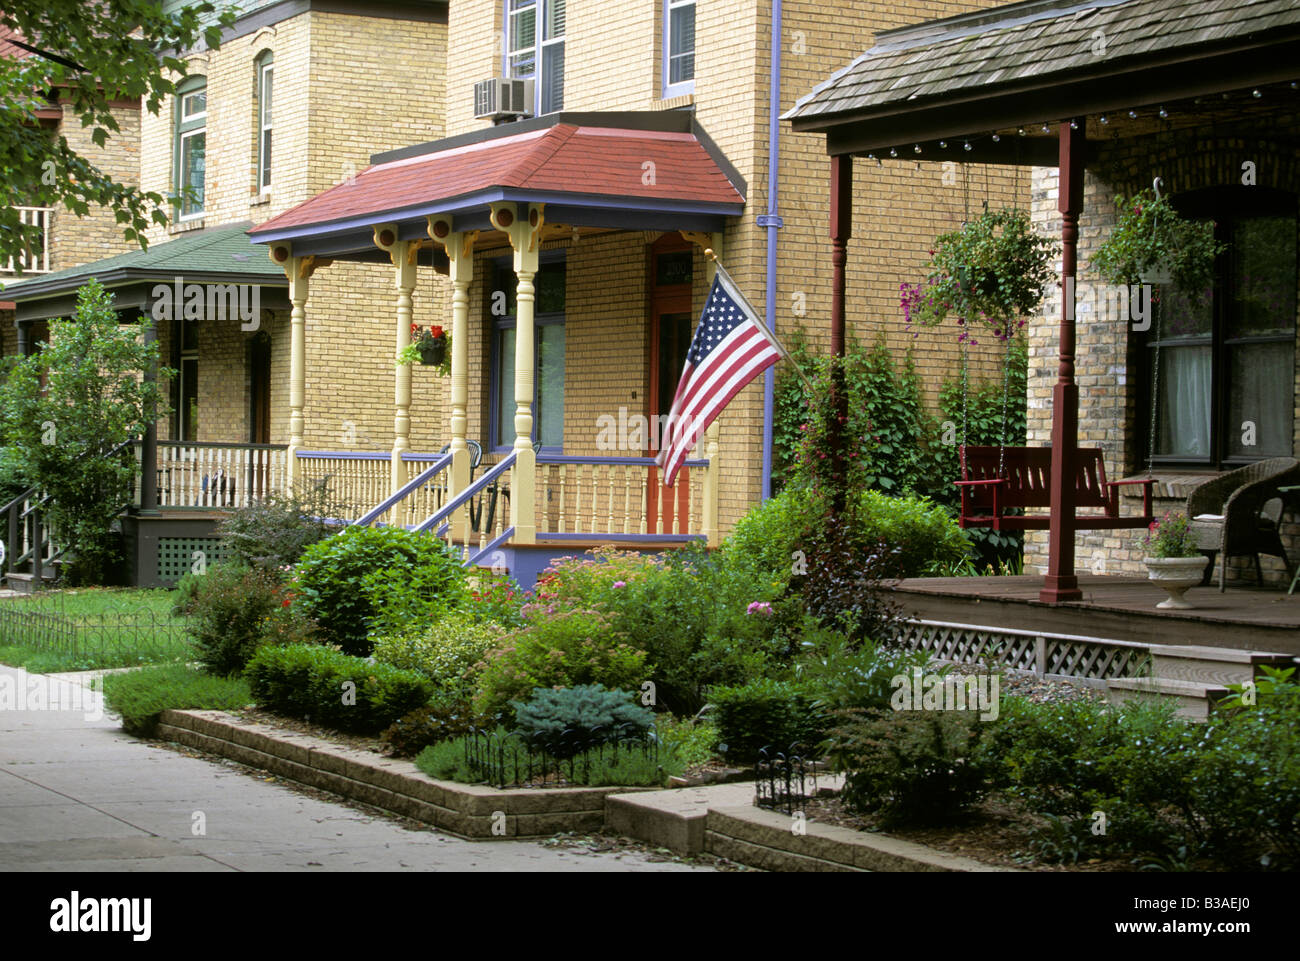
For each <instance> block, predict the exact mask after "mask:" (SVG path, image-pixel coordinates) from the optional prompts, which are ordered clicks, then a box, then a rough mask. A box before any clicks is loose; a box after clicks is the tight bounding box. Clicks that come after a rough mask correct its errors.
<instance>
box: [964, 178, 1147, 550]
mask: <svg viewBox="0 0 1300 961" xmlns="http://www.w3.org/2000/svg"><path fill="white" fill-rule="evenodd" d="M968 178H969V174H967V179H968ZM987 189H988V183H987V179H986V181H985V192H986V197H985V201H984V205H985V208H986V209H987V207H988V199H987ZM963 193H965V191H963ZM967 215H968V218H969V202H967ZM1158 323H1159V321H1158V320H1157V324H1158ZM1010 344H1011V341H1010V338H1009V337H1008V339H1007V346H1008V355H1009V351H1010ZM1155 351H1156V353H1155V370H1156V377H1157V378H1158V377H1159V370H1160V337H1159V328H1158V326H1157V334H1156V348H1155ZM968 354H969V347H968V344H967V340H966V339H963V340H962V358H961V364H962V367H961V372H962V437H961V445H960V446H959V447H958V460H959V463H960V467H961V478H962V479H961V480H959V481H955V482H954V483H955V484H956V486H957V488H958V490H959V491H960V492H961V513H960V515H959V516H958V523H959V524H960V526H961V527H962V528H967V527H985V528H992V529H993V530H995V531H1006V530H1019V531H1024V530H1048V529H1049V528H1050V526H1051V517H1050V516H1049V515H1043V514H1039V515H1028V514H1026V513H1025V511H1026V509H1029V508H1050V507H1051V506H1052V499H1051V480H1052V448H1051V447H1050V446H1044V447H1008V446H1007V444H1006V440H1007V395H1008V388H1009V363H1008V358H1007V357H1004V359H1003V363H1002V422H1001V425H1000V432H999V436H998V444H997V446H974V445H970V444H968V443H967V420H968V406H969V384H968V370H969V365H968V360H969V357H968ZM1118 408H1119V412H1120V414H1121V417H1120V420H1121V421H1122V413H1123V401H1122V400H1121V401H1119V403H1118ZM1155 425H1156V401H1155V399H1154V397H1153V400H1152V404H1151V431H1152V434H1153V435H1154V432H1155ZM1152 447H1154V442H1153V444H1152ZM1073 453H1074V495H1073V497H1072V498H1071V500H1072V502H1073V506H1074V508H1075V511H1074V518H1073V520H1072V521H1071V522H1070V523H1069V525H1068V529H1070V530H1103V529H1116V528H1141V527H1149V526H1150V525H1151V522H1152V521H1153V520H1154V516H1153V514H1152V509H1151V488H1152V486H1153V485H1154V484H1155V479H1154V478H1153V477H1152V476H1151V463H1150V460H1148V463H1147V477H1146V478H1145V479H1142V480H1120V481H1107V480H1106V465H1105V461H1104V459H1103V457H1102V450H1101V448H1100V447H1076V448H1075V449H1074V451H1073ZM1137 485H1141V487H1142V513H1141V514H1140V515H1134V516H1129V517H1125V516H1122V515H1121V514H1120V504H1119V495H1120V488H1121V487H1125V486H1137ZM1097 509H1100V512H1097ZM1080 510H1092V513H1080V512H1079V511H1080Z"/></svg>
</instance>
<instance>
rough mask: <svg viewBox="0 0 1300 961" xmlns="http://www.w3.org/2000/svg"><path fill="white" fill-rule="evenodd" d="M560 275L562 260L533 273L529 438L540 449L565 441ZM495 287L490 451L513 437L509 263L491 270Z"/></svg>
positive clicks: (513, 315) (512, 294)
mask: <svg viewBox="0 0 1300 961" xmlns="http://www.w3.org/2000/svg"><path fill="white" fill-rule="evenodd" d="M564 274H565V265H564V261H563V260H555V261H549V262H547V263H543V264H541V265H540V266H539V267H538V270H537V276H536V277H534V278H533V287H534V291H535V293H534V296H535V297H536V300H535V302H534V310H533V323H534V325H535V326H534V345H535V348H536V354H537V356H536V365H535V367H534V369H533V438H532V439H533V441H534V442H537V441H540V442H541V445H542V449H543V450H551V451H555V452H559V451H560V450H562V449H563V446H564ZM493 286H494V289H495V290H496V291H500V292H501V293H502V294H504V297H498V299H497V300H496V301H495V302H496V303H501V304H502V308H501V309H504V311H505V314H504V316H493V317H492V321H493V325H492V326H493V336H492V386H493V389H492V401H493V402H492V407H493V408H494V410H493V417H492V436H491V443H492V448H493V449H494V450H502V449H504V448H508V447H510V446H512V445H513V444H514V441H515V332H516V329H517V326H518V325H517V319H516V318H517V313H516V310H515V274H514V271H513V270H512V269H511V267H510V265H509V264H501V265H499V266H498V267H497V269H496V283H495V284H494V285H493Z"/></svg>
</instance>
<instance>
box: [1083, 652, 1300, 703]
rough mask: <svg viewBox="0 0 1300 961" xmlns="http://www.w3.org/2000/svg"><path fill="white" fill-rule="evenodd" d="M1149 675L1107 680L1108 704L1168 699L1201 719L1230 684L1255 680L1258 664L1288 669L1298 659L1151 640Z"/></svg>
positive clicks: (1274, 654) (1287, 656) (1226, 692)
mask: <svg viewBox="0 0 1300 961" xmlns="http://www.w3.org/2000/svg"><path fill="white" fill-rule="evenodd" d="M1148 650H1149V652H1150V655H1151V676H1150V677H1119V678H1110V679H1109V680H1107V682H1106V684H1107V687H1108V688H1109V695H1108V696H1109V698H1110V702H1111V703H1112V704H1122V703H1123V702H1125V701H1128V700H1132V699H1133V698H1141V697H1158V698H1168V699H1172V700H1173V701H1174V702H1175V703H1176V704H1177V714H1178V716H1179V717H1186V718H1192V719H1194V720H1197V721H1204V720H1206V719H1207V718H1208V717H1209V716H1210V712H1211V711H1213V710H1214V705H1215V702H1216V701H1218V700H1219V699H1220V698H1222V697H1225V696H1226V695H1227V694H1228V693H1229V692H1228V685H1229V684H1244V683H1245V682H1247V681H1250V680H1254V678H1255V677H1256V675H1257V674H1258V673H1259V668H1260V667H1261V666H1264V665H1267V666H1269V667H1288V666H1292V665H1294V664H1295V663H1296V659H1295V658H1294V657H1292V656H1291V655H1289V654H1278V653H1275V652H1269V651H1245V650H1241V649H1239V648H1233V647H1200V646H1198V645H1195V644H1152V645H1150V646H1149V648H1148Z"/></svg>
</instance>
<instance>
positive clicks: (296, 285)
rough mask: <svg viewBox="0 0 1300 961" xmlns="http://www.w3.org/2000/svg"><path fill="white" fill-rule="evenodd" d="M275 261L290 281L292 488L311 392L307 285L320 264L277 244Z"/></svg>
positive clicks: (289, 473)
mask: <svg viewBox="0 0 1300 961" xmlns="http://www.w3.org/2000/svg"><path fill="white" fill-rule="evenodd" d="M267 254H268V256H270V258H271V261H272V262H273V263H275V264H277V265H278V266H280V267H282V268H283V269H284V276H285V277H286V279H288V281H289V302H290V303H291V304H292V305H293V310H292V312H291V313H290V315H289V450H288V451H287V452H286V456H287V458H288V462H287V463H286V465H285V471H286V476H285V483H286V485H287V486H288V489H289V490H290V491H292V490H293V488H294V484H295V483H296V482H297V480H298V451H299V450H301V449H302V446H303V432H304V430H305V425H304V418H303V407H304V403H305V401H304V398H305V396H306V393H307V288H308V281H309V280H310V279H311V275H312V274H313V273H315V271H316V267H317V266H318V265H320V264H319V263H318V261H317V260H316V258H315V257H294V256H293V255H292V252H291V251H290V249H289V247H288V246H287V245H284V244H276V245H274V246H272V247H271V249H270V250H269V251H267Z"/></svg>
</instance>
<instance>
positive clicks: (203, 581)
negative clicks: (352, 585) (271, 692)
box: [188, 564, 315, 675]
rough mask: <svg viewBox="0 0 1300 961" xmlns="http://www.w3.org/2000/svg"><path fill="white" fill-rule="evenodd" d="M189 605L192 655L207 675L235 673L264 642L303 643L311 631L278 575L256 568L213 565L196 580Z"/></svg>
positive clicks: (309, 624)
mask: <svg viewBox="0 0 1300 961" xmlns="http://www.w3.org/2000/svg"><path fill="white" fill-rule="evenodd" d="M191 607H192V613H191V615H190V620H189V625H188V628H189V632H190V636H191V638H192V643H193V649H194V658H195V660H197V661H198V662H199V663H200V664H202V665H203V668H204V670H206V671H207V672H208V673H209V674H221V675H230V674H239V673H240V672H242V671H243V670H244V666H245V665H246V664H247V663H248V661H249V659H250V658H251V657H252V656H253V654H254V653H256V652H257V650H258V648H260V647H262V646H263V645H264V644H301V643H305V642H309V641H311V640H312V638H313V635H314V633H315V626H314V625H313V624H312V623H311V622H310V621H308V620H307V619H306V618H305V617H303V616H302V615H301V614H299V613H297V612H296V611H294V610H292V609H291V607H290V597H289V595H288V594H287V593H286V592H285V591H284V589H283V588H281V586H280V583H279V581H278V579H277V578H276V576H275V575H274V574H273V573H272V572H269V571H266V570H261V569H257V568H249V567H238V566H235V565H233V564H217V565H214V566H213V567H212V568H210V569H209V570H208V572H207V573H206V574H204V575H202V576H201V577H199V578H197V581H196V584H195V588H194V600H193V602H192V605H191Z"/></svg>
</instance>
